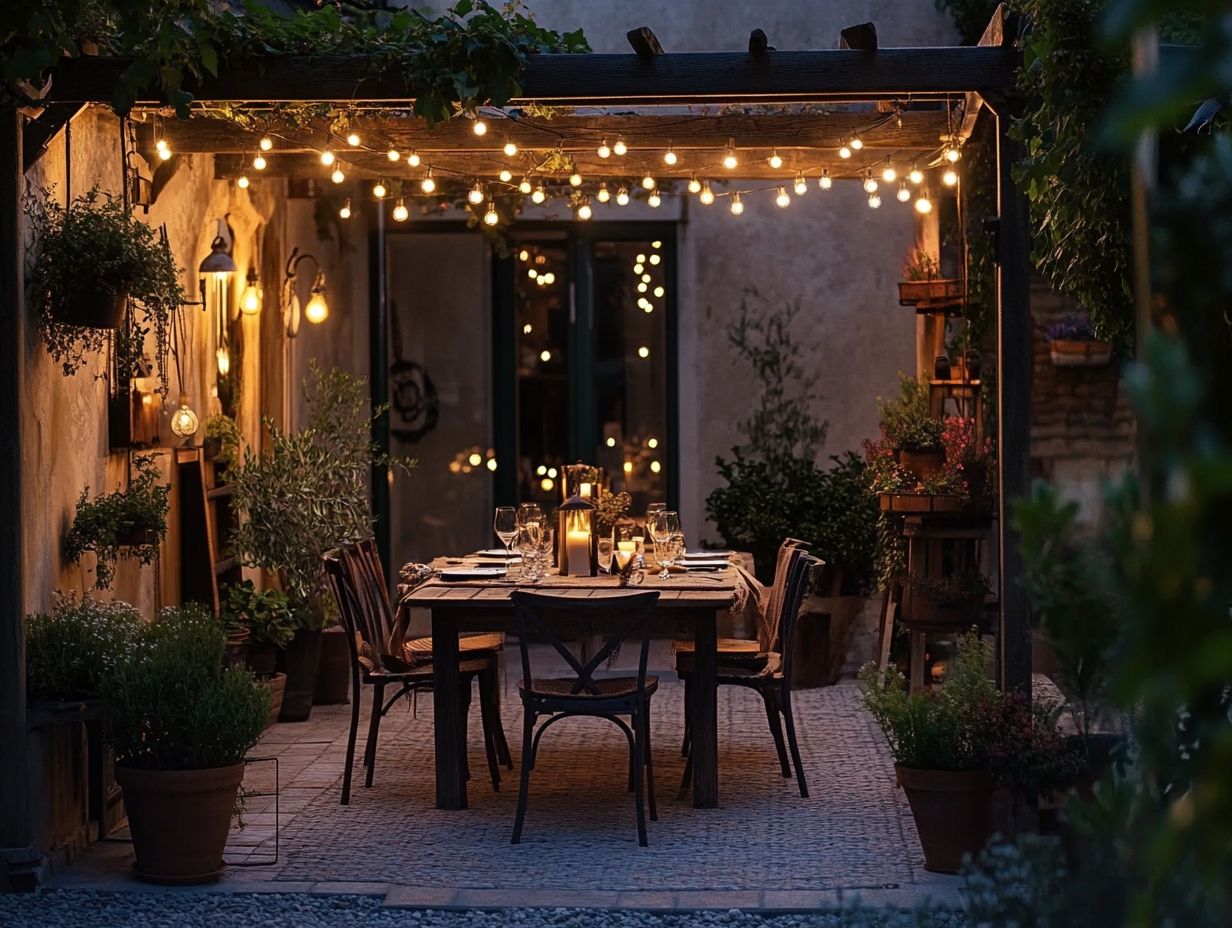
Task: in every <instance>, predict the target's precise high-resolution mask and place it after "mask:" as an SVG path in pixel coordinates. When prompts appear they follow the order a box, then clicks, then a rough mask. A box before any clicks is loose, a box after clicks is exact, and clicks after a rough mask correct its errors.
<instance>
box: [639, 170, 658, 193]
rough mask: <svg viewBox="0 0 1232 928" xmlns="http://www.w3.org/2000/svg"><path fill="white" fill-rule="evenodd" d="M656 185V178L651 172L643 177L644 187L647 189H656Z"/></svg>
mask: <svg viewBox="0 0 1232 928" xmlns="http://www.w3.org/2000/svg"><path fill="white" fill-rule="evenodd" d="M655 186H656V185H655V179H654V178H653V177H651V176H650V175H649V174H647V175H646V176H645V177H643V178H642V187H643V189H645V190H654V188H655Z"/></svg>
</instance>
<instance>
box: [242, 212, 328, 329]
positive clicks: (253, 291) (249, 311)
mask: <svg viewBox="0 0 1232 928" xmlns="http://www.w3.org/2000/svg"><path fill="white" fill-rule="evenodd" d="M350 202H351V201H350V200H347V202H346V204H343V208H344V209H346V210H347V211H348V213H347V214H348V215H350V207H349V205H347V204H349V203H350ZM342 218H343V219H345V218H346V216H343V217H342ZM240 311H241V312H243V314H244V315H245V316H255V315H257V314H258V313H259V312H261V285H260V283H259V282H258V280H257V275H256V273H255V272H253V271H251V270H250V271H249V272H248V285H247V286H246V287H244V293H243V295H242V296H240Z"/></svg>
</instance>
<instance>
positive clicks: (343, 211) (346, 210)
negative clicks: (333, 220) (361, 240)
mask: <svg viewBox="0 0 1232 928" xmlns="http://www.w3.org/2000/svg"><path fill="white" fill-rule="evenodd" d="M338 218H339V219H350V218H351V198H350V197H347V198H346V199H345V200H343V201H342V206H340V207H339V208H338Z"/></svg>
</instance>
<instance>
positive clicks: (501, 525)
mask: <svg viewBox="0 0 1232 928" xmlns="http://www.w3.org/2000/svg"><path fill="white" fill-rule="evenodd" d="M492 530H493V531H494V532H496V537H497V538H499V539H500V540H501V544H503V545H504V546H505V556H506V559H509V558H512V557H513V548H512V545H513V539H514V536H516V535H517V533H518V511H517V510H516V509H514V508H513V507H512V506H497V507H496V515H495V516H493V518H492Z"/></svg>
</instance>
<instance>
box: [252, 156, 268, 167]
mask: <svg viewBox="0 0 1232 928" xmlns="http://www.w3.org/2000/svg"><path fill="white" fill-rule="evenodd" d="M267 164H268V162H267V161H266V160H265V156H264V155H257V156H256V157H255V158H253V159H252V166H253V168H254V169H255V170H258V171H264V170H265V168H266V165H267Z"/></svg>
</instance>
